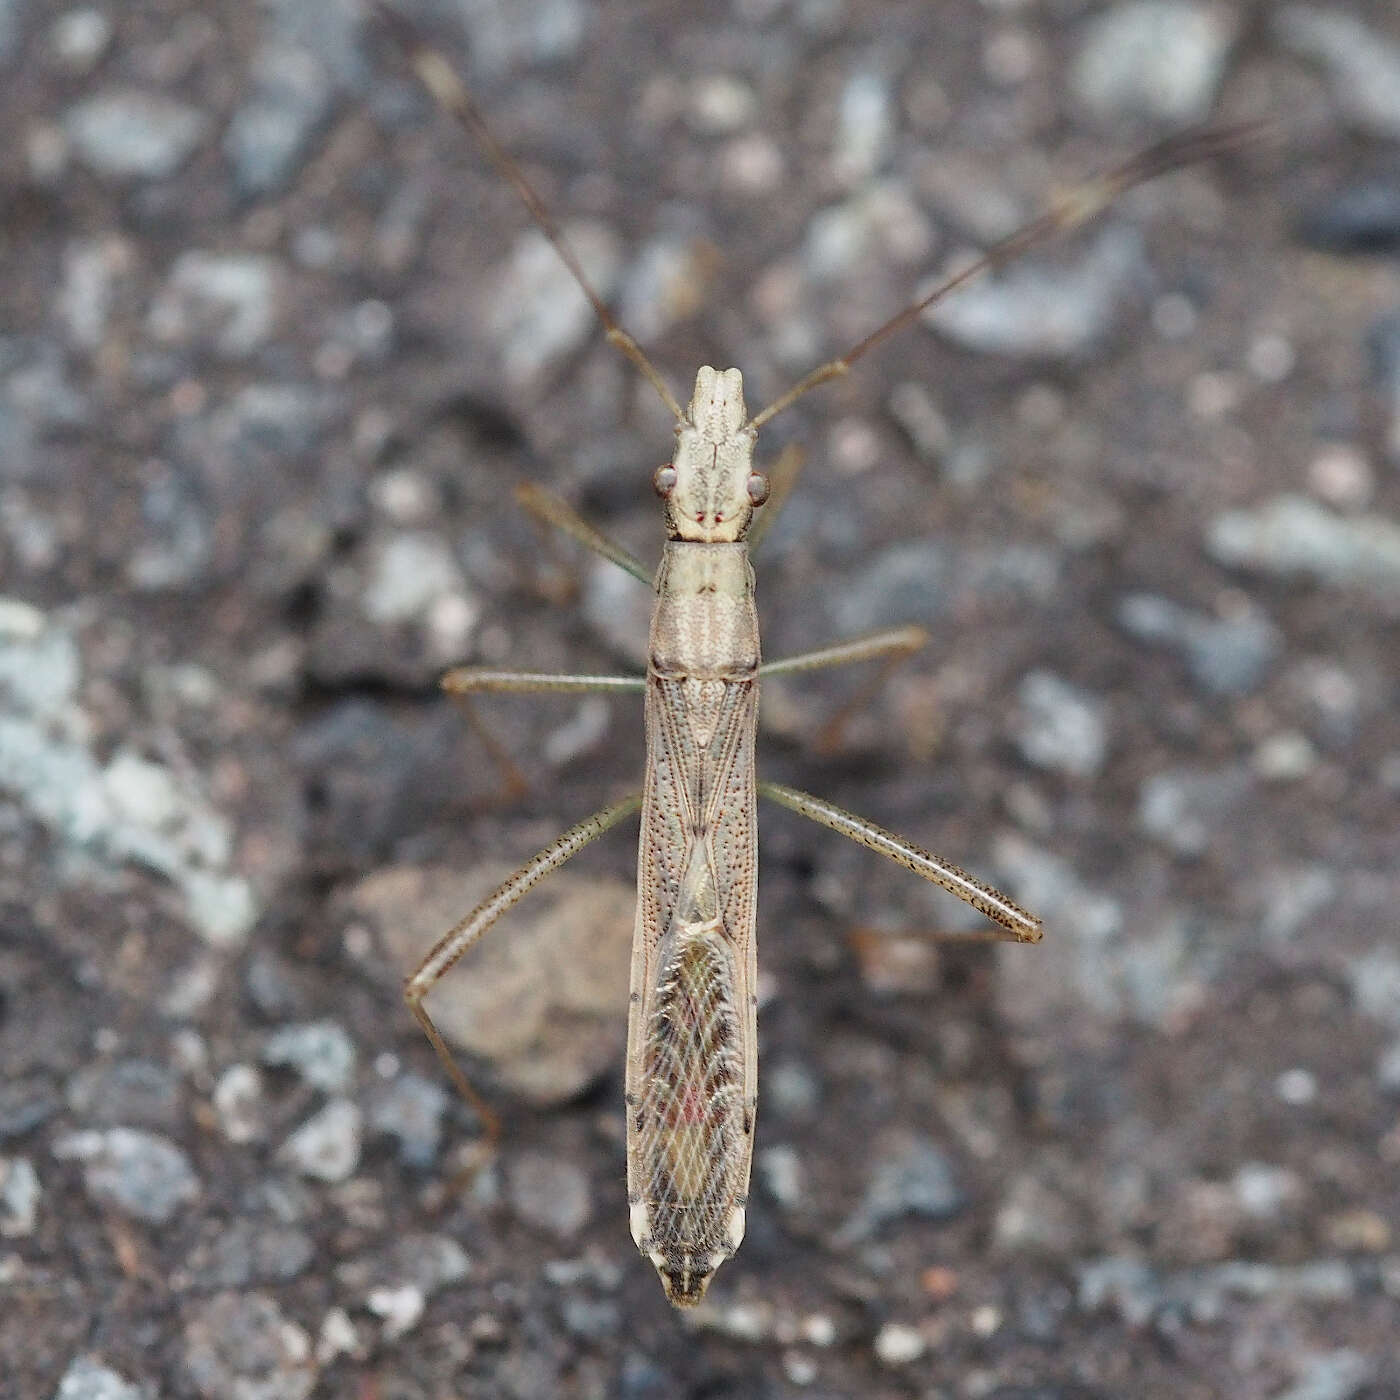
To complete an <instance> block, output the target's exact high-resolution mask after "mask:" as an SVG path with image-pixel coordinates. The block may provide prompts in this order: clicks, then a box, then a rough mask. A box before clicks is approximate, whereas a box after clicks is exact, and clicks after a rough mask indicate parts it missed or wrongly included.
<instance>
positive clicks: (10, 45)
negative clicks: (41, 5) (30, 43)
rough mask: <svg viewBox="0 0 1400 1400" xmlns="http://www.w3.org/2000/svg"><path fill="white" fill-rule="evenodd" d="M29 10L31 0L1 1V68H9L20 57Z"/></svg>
mask: <svg viewBox="0 0 1400 1400" xmlns="http://www.w3.org/2000/svg"><path fill="white" fill-rule="evenodd" d="M28 8H29V0H0V67H7V66H8V65H9V64H10V63H11V61H12V60H14V59H15V58H16V57H18V55H19V51H20V44H21V42H22V40H23V38H24V20H25V11H26V10H27V9H28Z"/></svg>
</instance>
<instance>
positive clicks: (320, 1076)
mask: <svg viewBox="0 0 1400 1400" xmlns="http://www.w3.org/2000/svg"><path fill="white" fill-rule="evenodd" d="M262 1062H263V1064H265V1065H274V1066H277V1065H286V1066H290V1067H291V1068H292V1069H294V1070H296V1072H297V1073H298V1074H299V1075H300V1076H301V1077H302V1078H303V1079H304V1080H305V1081H306V1082H307V1083H308V1084H310V1085H311V1086H312V1088H314V1089H323V1090H325V1092H326V1093H328V1094H337V1093H340V1092H342V1091H343V1090H345V1089H347V1088H348V1087H349V1086H350V1082H351V1080H352V1079H353V1078H354V1075H355V1044H354V1042H353V1041H352V1040H351V1039H350V1036H349V1034H348V1033H347V1032H346V1030H345V1028H344V1027H343V1026H341V1025H339V1024H337V1023H336V1022H335V1021H311V1022H307V1023H306V1024H304V1025H300V1026H283V1027H281V1028H280V1029H279V1030H276V1031H273V1033H272V1034H271V1035H270V1036H269V1037H268V1038H267V1041H266V1043H265V1044H264V1045H263V1049H262Z"/></svg>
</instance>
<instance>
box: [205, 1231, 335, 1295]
mask: <svg viewBox="0 0 1400 1400" xmlns="http://www.w3.org/2000/svg"><path fill="white" fill-rule="evenodd" d="M315 1254H316V1245H315V1243H314V1241H313V1240H312V1239H311V1236H310V1235H308V1234H307V1233H306V1232H305V1231H304V1230H298V1229H297V1228H296V1227H295V1226H294V1225H288V1224H286V1223H285V1222H282V1221H279V1222H277V1223H275V1224H272V1223H268V1222H266V1221H254V1220H245V1219H236V1220H230V1221H227V1222H221V1223H220V1225H219V1229H218V1233H217V1234H215V1235H214V1236H213V1237H212V1238H210V1239H207V1240H204V1241H202V1242H201V1243H200V1244H198V1245H196V1246H195V1248H194V1249H193V1250H191V1252H190V1254H189V1256H188V1258H186V1260H185V1272H186V1273H187V1274H188V1275H189V1285H190V1286H191V1287H193V1288H196V1289H199V1290H201V1291H206V1292H213V1291H215V1290H217V1289H222V1288H244V1287H246V1286H247V1285H248V1284H250V1283H285V1282H286V1281H287V1280H289V1279H294V1278H296V1277H297V1276H298V1275H299V1274H301V1273H303V1272H304V1271H305V1270H306V1268H307V1266H308V1265H309V1264H310V1263H311V1261H312V1259H313V1258H314V1257H315Z"/></svg>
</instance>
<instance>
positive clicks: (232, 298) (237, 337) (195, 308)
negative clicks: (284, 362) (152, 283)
mask: <svg viewBox="0 0 1400 1400" xmlns="http://www.w3.org/2000/svg"><path fill="white" fill-rule="evenodd" d="M278 277H279V271H278V265H277V263H276V262H275V261H274V260H273V259H272V258H269V257H263V256H262V255H260V254H254V253H209V252H202V251H194V252H188V253H181V254H180V256H179V257H178V258H177V259H176V260H175V266H174V267H173V268H172V269H171V272H170V276H169V278H168V279H167V281H166V285H165V286H164V287H163V288H162V289H161V292H160V294H159V295H158V296H157V297H156V299H155V303H154V304H153V305H152V307H151V314H150V316H149V318H148V321H147V326H148V328H149V330H150V332H151V334H152V335H153V336H154V337H155V338H156V339H157V340H161V341H164V342H165V343H167V344H173V345H180V346H188V345H191V344H196V343H197V344H199V345H203V346H207V347H209V348H210V349H212V350H213V351H215V352H216V353H217V354H220V355H224V356H227V357H228V358H230V359H241V358H243V357H245V356H247V355H250V354H252V352H253V351H254V350H256V349H258V347H259V346H261V345H262V344H263V343H264V342H265V341H266V340H267V338H268V336H269V335H271V333H272V329H273V325H274V322H275V320H276V314H277V284H278Z"/></svg>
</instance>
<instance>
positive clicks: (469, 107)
mask: <svg viewBox="0 0 1400 1400" xmlns="http://www.w3.org/2000/svg"><path fill="white" fill-rule="evenodd" d="M372 3H373V7H374V10H375V12H376V13H377V14H378V15H379V18H380V21H381V22H382V23H383V25H384V27H385V28H386V29H387V30H388V31H389V32H390V33H391V34H392V35H393V37H394V39H395V41H396V42H397V43H398V45H399V47H400V48H401V49H402V50H403V51H404V53H405V55H406V56H407V58H408V61H409V63H410V64H411V65H412V67H413V71H414V72H415V73H416V74H417V75H418V80H419V82H421V83H422V84H423V86H424V87H425V88H427V90H428V92H429V93H430V94H431V95H432V97H433V100H434V101H435V102H436V103H437V104H438V106H440V107H441V108H443V110H444V111H446V112H447V113H449V114H450V115H451V116H452V117H454V118H456V120H457V121H458V122H459V123H460V124H461V125H462V126H463V127H465V128H466V130H467V132H468V134H469V135H470V136H471V138H472V139H473V140H474V141H475V142H476V144H477V145H478V146H479V147H480V149H481V150H482V152H483V153H484V154H485V156H486V158H487V159H488V160H489V161H490V162H491V164H492V165H494V166H495V167H496V169H497V170H498V171H499V172H500V173H501V175H502V176H503V177H504V178H505V179H506V180H507V181H508V182H509V183H510V186H511V188H512V189H513V190H514V191H515V193H516V194H517V195H518V196H519V198H520V202H521V203H522V204H523V205H524V206H525V208H526V209H527V210H528V211H529V214H530V217H531V218H532V219H533V220H534V221H535V223H536V225H537V226H538V227H539V230H540V232H541V233H542V234H544V236H545V237H546V238H547V239H548V240H549V242H550V244H551V245H552V247H553V248H554V251H555V252H556V253H558V254H559V257H560V259H561V260H562V261H563V263H564V266H565V267H567V268H568V269H569V272H570V273H571V274H572V276H573V279H574V281H575V282H577V283H578V286H579V290H580V291H582V292H583V294H584V296H586V297H587V298H588V302H589V305H590V306H592V308H593V314H594V315H595V316H597V318H598V320H599V322H600V323H601V324H602V327H603V329H604V331H605V332H606V333H607V340H608V344H609V345H612V346H615V347H616V348H617V349H618V350H619V351H621V352H622V354H623V355H625V356H626V357H627V358H628V359H629V360H631V362H632V363H633V364H634V365H635V366H636V367H637V368H638V369H639V370H640V371H641V372H642V374H643V376H644V377H645V378H646V380H647V382H648V383H649V384H650V385H651V387H652V388H653V389H655V390H656V392H657V394H659V395H660V397H661V401H662V402H663V403H664V404H665V405H666V407H667V408H668V409H669V410H670V411H671V414H672V415H673V416H674V417H675V418H676V419H677V420H678V421H679V420H680V419H681V418H683V417H684V416H685V415H684V414H683V413H682V411H681V406H680V404H679V403H677V402H676V396H675V395H674V394H673V393H672V392H671V390H670V388H669V386H668V385H667V383H666V381H665V380H664V379H663V378H662V377H661V374H660V372H659V371H658V370H657V368H656V366H655V365H653V364H652V362H651V361H650V360H649V359H647V357H646V355H645V353H644V352H643V350H642V347H641V346H640V345H638V344H637V342H636V341H635V340H634V339H633V338H632V336H631V335H630V334H629V333H628V332H627V331H626V330H624V329H623V328H622V326H620V325H619V324H618V321H617V317H616V316H614V315H613V313H612V310H611V309H610V308H609V306H608V304H607V302H605V301H604V300H603V298H602V297H601V296H600V295H599V293H598V290H597V288H596V287H594V285H593V284H592V282H590V281H589V280H588V277H587V275H586V274H585V273H584V270H583V267H582V265H581V264H580V262H579V260H578V257H577V255H576V254H575V253H574V250H573V248H572V247H570V245H569V241H568V239H566V238H565V237H564V234H563V232H562V230H561V229H560V228H559V225H558V224H557V223H556V222H555V220H554V216H553V215H552V214H551V213H550V212H549V209H548V208H547V207H546V205H545V202H544V200H543V199H541V198H540V196H539V193H538V192H537V191H536V189H535V187H534V186H533V185H532V184H531V183H530V181H529V179H528V178H527V177H526V175H525V172H524V171H523V170H522V169H521V168H520V164H519V162H518V161H516V160H515V158H514V157H513V156H511V154H510V153H509V152H508V151H507V150H506V148H505V147H504V146H502V145H501V143H500V141H498V140H497V139H496V133H495V132H494V131H493V130H492V129H491V125H490V123H489V122H488V121H487V120H486V117H485V115H484V114H483V112H482V110H481V108H480V107H478V106H477V104H476V102H475V100H474V99H473V98H472V95H471V93H470V92H469V91H468V90H467V85H466V84H465V83H464V82H463V81H462V79H461V77H460V76H459V75H458V73H457V71H456V69H454V68H453V67H452V65H451V64H450V63H449V62H448V61H447V60H446V59H445V58H444V57H443V56H442V54H441V53H439V52H438V51H437V50H436V49H434V48H433V47H432V46H431V45H429V44H426V43H425V42H424V41H423V40H422V39H421V38H420V37H419V35H418V32H417V30H415V29H414V27H413V25H412V24H410V23H409V21H408V20H406V19H405V18H404V17H403V16H402V15H401V14H398V13H397V12H396V11H395V10H393V9H391V8H390V7H389V6H388V5H387V4H385V3H384V0H372Z"/></svg>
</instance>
